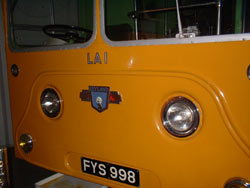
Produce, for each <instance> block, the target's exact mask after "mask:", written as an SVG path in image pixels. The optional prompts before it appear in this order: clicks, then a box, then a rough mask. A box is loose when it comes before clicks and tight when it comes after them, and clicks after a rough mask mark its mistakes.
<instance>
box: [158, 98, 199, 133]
mask: <svg viewBox="0 0 250 188" xmlns="http://www.w3.org/2000/svg"><path fill="white" fill-rule="evenodd" d="M199 121H200V117H199V111H198V109H197V107H196V106H195V105H194V103H192V102H191V101H190V100H188V99H187V98H184V97H176V98H173V99H172V100H171V101H169V102H168V103H167V104H166V106H165V107H164V110H163V114H162V123H163V125H164V127H165V129H167V131H168V132H169V133H171V134H172V135H174V136H177V137H186V136H189V135H191V134H192V133H194V131H195V130H196V129H197V128H198V125H199Z"/></svg>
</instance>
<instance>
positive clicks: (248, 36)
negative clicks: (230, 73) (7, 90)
mask: <svg viewBox="0 0 250 188" xmlns="http://www.w3.org/2000/svg"><path fill="white" fill-rule="evenodd" d="M99 3H100V28H101V35H102V38H103V40H104V41H105V42H106V43H107V44H108V45H110V46H147V45H166V44H193V43H210V42H229V41H245V40H250V33H245V34H227V35H213V36H197V37H195V38H165V39H147V40H130V41H112V40H110V39H109V38H108V37H107V36H106V34H105V18H104V15H105V13H104V0H99Z"/></svg>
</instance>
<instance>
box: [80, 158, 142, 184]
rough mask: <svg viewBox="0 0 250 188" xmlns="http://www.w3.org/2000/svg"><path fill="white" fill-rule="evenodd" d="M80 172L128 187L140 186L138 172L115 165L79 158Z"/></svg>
mask: <svg viewBox="0 0 250 188" xmlns="http://www.w3.org/2000/svg"><path fill="white" fill-rule="evenodd" d="M81 164H82V171H83V172H84V173H88V174H92V175H95V176H99V177H103V178H107V179H110V180H114V181H118V182H121V183H125V184H128V185H132V186H136V187H139V186H140V178H139V177H140V176H139V170H136V169H133V168H128V167H124V166H120V165H115V164H111V163H107V162H102V161H97V160H94V159H90V158H86V157H82V158H81Z"/></svg>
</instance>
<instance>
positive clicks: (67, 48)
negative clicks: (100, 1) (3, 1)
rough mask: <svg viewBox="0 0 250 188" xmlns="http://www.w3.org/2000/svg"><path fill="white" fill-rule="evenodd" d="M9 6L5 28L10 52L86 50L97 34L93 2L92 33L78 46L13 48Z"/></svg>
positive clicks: (94, 4)
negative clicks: (6, 27) (6, 28)
mask: <svg viewBox="0 0 250 188" xmlns="http://www.w3.org/2000/svg"><path fill="white" fill-rule="evenodd" d="M10 9H11V7H10V4H9V3H7V10H8V11H7V14H8V16H7V17H8V18H7V23H8V24H7V26H8V34H9V35H8V48H9V49H10V50H11V51H12V52H38V51H51V50H71V49H81V48H86V47H89V46H90V45H91V44H92V43H93V42H94V40H95V39H96V34H97V23H96V22H97V21H96V17H97V16H96V15H97V13H96V0H93V33H92V36H91V38H90V39H89V40H88V41H87V42H85V43H82V44H81V43H78V44H65V45H60V46H45V47H31V48H25V47H24V48H14V47H12V46H11V38H10V37H14V36H13V32H12V29H11V27H12V25H11V21H12V17H11V16H10V15H9V14H10Z"/></svg>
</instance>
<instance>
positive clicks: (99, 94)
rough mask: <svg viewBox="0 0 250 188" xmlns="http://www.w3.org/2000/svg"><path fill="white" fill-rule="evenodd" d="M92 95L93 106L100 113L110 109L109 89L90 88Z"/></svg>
mask: <svg viewBox="0 0 250 188" xmlns="http://www.w3.org/2000/svg"><path fill="white" fill-rule="evenodd" d="M89 90H90V93H91V105H92V107H93V108H94V109H96V110H97V111H98V112H102V111H104V110H106V109H107V108H108V96H109V87H97V86H89Z"/></svg>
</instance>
